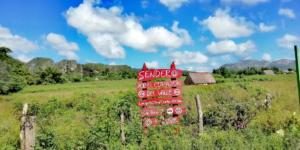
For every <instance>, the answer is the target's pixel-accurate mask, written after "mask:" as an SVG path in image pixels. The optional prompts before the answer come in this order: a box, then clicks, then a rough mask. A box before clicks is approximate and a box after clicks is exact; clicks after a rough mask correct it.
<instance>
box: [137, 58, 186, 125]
mask: <svg viewBox="0 0 300 150" xmlns="http://www.w3.org/2000/svg"><path fill="white" fill-rule="evenodd" d="M181 76H182V70H179V69H176V67H175V64H174V62H173V63H172V64H171V67H170V69H148V68H147V66H146V64H144V65H143V68H142V69H141V70H140V71H139V72H138V76H137V80H138V81H137V84H136V90H137V97H138V99H139V101H138V103H137V105H138V106H140V107H141V110H140V115H141V117H142V118H143V119H142V120H143V127H144V128H148V127H150V126H164V125H173V124H179V123H180V118H181V116H182V115H185V114H186V113H187V111H186V108H185V107H184V106H182V103H183V99H182V85H183V83H182V81H181V80H178V79H179V78H180V77H181ZM155 79H166V81H153V80H155ZM162 118H163V119H162Z"/></svg>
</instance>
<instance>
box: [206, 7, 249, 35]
mask: <svg viewBox="0 0 300 150" xmlns="http://www.w3.org/2000/svg"><path fill="white" fill-rule="evenodd" d="M201 24H202V25H204V26H205V27H207V28H208V29H209V30H210V31H211V32H212V33H213V35H214V36H215V37H217V38H221V39H224V38H238V37H247V36H250V35H251V34H252V33H253V32H254V31H253V23H251V22H247V21H246V20H245V18H244V17H232V16H230V14H229V10H222V9H218V10H216V12H215V14H214V16H209V17H208V18H207V19H205V20H203V21H202V22H201Z"/></svg>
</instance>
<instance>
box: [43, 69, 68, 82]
mask: <svg viewBox="0 0 300 150" xmlns="http://www.w3.org/2000/svg"><path fill="white" fill-rule="evenodd" d="M38 74H39V78H40V79H39V81H38V84H48V83H63V82H64V78H63V77H62V73H61V72H59V71H58V69H56V68H53V67H48V68H46V69H45V70H42V71H40V72H39V73H38Z"/></svg>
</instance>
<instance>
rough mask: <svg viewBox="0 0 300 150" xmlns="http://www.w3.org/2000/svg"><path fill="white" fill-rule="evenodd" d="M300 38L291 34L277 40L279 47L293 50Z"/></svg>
mask: <svg viewBox="0 0 300 150" xmlns="http://www.w3.org/2000/svg"><path fill="white" fill-rule="evenodd" d="M299 40H300V39H299V37H297V36H295V35H291V34H285V35H284V36H283V37H281V38H279V39H277V45H278V46H279V47H282V48H287V49H292V48H293V47H294V45H296V44H297V43H298V42H299Z"/></svg>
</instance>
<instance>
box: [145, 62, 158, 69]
mask: <svg viewBox="0 0 300 150" xmlns="http://www.w3.org/2000/svg"><path fill="white" fill-rule="evenodd" d="M145 63H146V66H147V67H148V68H158V67H159V63H158V62H157V61H149V62H147V61H146V62H145Z"/></svg>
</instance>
